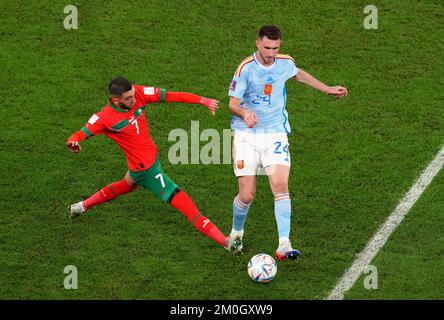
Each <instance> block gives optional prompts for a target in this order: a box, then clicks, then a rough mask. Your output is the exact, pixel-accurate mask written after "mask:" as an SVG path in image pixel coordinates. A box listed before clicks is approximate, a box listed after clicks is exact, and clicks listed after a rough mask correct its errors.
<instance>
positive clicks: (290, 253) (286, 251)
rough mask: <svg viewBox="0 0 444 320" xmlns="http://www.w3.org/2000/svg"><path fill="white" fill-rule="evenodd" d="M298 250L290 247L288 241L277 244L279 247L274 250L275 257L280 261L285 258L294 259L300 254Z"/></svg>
mask: <svg viewBox="0 0 444 320" xmlns="http://www.w3.org/2000/svg"><path fill="white" fill-rule="evenodd" d="M300 254H301V253H300V252H299V250H296V249H293V248H292V247H291V243H290V241H287V242H284V243H281V244H279V247H278V248H277V250H276V254H275V256H276V258H277V259H278V260H280V261H283V260H285V259H291V260H296V259H297V258H298V257H299V256H300Z"/></svg>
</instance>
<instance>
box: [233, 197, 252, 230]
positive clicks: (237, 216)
mask: <svg viewBox="0 0 444 320" xmlns="http://www.w3.org/2000/svg"><path fill="white" fill-rule="evenodd" d="M249 208H250V204H245V203H242V201H240V200H239V197H238V196H236V198H234V201H233V230H235V231H242V230H244V224H245V219H246V218H247V213H248V209H249Z"/></svg>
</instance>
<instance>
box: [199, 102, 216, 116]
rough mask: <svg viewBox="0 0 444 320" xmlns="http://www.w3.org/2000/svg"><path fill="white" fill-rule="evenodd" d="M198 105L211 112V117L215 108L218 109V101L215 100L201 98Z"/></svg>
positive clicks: (214, 112)
mask: <svg viewBox="0 0 444 320" xmlns="http://www.w3.org/2000/svg"><path fill="white" fill-rule="evenodd" d="M200 103H201V104H203V105H204V106H205V107H207V108H208V110H210V111H211V113H212V114H213V116H214V115H215V114H216V110H217V108H219V101H217V100H215V99H208V98H202V101H201V102H200Z"/></svg>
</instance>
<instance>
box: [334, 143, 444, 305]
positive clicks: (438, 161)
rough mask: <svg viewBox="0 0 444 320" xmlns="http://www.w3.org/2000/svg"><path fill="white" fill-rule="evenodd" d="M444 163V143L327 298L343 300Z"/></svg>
mask: <svg viewBox="0 0 444 320" xmlns="http://www.w3.org/2000/svg"><path fill="white" fill-rule="evenodd" d="M443 164H444V145H443V146H442V147H441V150H440V151H439V152H438V154H437V155H436V157H435V159H433V161H432V162H430V163H429V165H428V166H427V168H426V169H425V170H424V171H423V172H422V174H421V176H420V177H419V178H418V180H417V181H416V182H415V184H414V185H413V186H412V188H411V189H410V191H409V192H407V194H406V195H405V196H404V198H403V199H402V200H401V202H400V203H399V204H398V206H397V207H396V209H395V210H394V211H393V212H392V213H391V214H390V216H389V217H388V219H387V221H386V222H385V223H384V224H383V225H381V227H380V228H379V230H378V231H377V232H376V233H375V235H374V236H373V238H372V239H370V241H369V242H368V243H367V246H366V247H365V248H364V250H363V251H362V252H361V253H360V254H358V258H357V259H356V260H355V261H354V262H353V264H352V266H351V267H350V269H348V270H347V271H346V272H345V273H344V275H343V276H342V278H341V279H340V280H339V281H338V283H337V284H336V287H335V288H334V289H333V290H332V291H331V292H330V295H329V296H328V297H327V300H342V299H343V298H344V294H345V292H347V291H348V290H349V289H350V288H351V287H352V286H353V285H354V283H355V282H356V280H358V278H359V277H360V276H361V274H362V272H363V271H364V268H365V267H366V266H368V265H369V264H370V262H371V261H372V260H373V258H374V257H375V256H376V254H377V253H378V251H379V250H380V249H381V248H382V247H383V246H384V244H385V243H386V241H387V240H388V238H389V237H390V235H391V234H392V232H393V231H394V230H395V229H396V227H397V226H398V225H399V224H400V223H401V221H402V219H404V216H405V215H406V214H407V212H409V210H410V209H411V208H412V207H413V205H414V204H415V202H416V201H417V200H418V199H419V197H420V196H421V194H422V193H423V192H424V190H425V189H426V188H427V186H428V185H429V184H430V182H432V180H433V178H434V177H435V176H436V175H437V174H438V172H439V171H440V170H441V169H442V167H443Z"/></svg>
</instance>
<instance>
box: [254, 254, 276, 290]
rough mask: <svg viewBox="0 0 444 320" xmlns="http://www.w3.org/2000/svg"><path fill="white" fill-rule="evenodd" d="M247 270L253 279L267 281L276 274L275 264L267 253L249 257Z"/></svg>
mask: <svg viewBox="0 0 444 320" xmlns="http://www.w3.org/2000/svg"><path fill="white" fill-rule="evenodd" d="M247 271H248V275H249V276H250V278H251V279H253V281H256V282H261V283H267V282H270V281H271V280H273V278H274V276H275V275H276V272H277V264H276V261H274V259H273V258H272V257H271V256H269V255H268V254H266V253H259V254H257V255H255V256H254V257H253V258H251V259H250V261H249V262H248V268H247Z"/></svg>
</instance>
